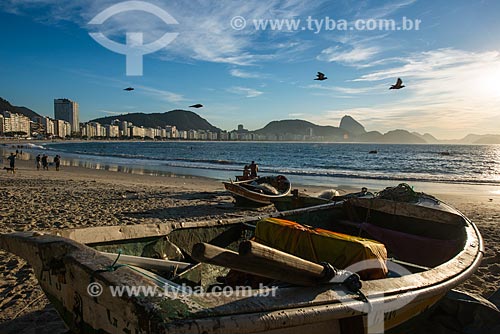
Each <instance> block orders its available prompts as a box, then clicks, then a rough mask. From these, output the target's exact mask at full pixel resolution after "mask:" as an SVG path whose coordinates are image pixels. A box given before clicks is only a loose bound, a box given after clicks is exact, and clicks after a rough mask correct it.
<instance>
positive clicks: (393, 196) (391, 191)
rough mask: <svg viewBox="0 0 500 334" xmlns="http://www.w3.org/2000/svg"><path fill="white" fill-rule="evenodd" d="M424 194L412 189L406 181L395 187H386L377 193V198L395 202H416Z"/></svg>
mask: <svg viewBox="0 0 500 334" xmlns="http://www.w3.org/2000/svg"><path fill="white" fill-rule="evenodd" d="M422 195H424V193H418V192H416V191H414V190H413V188H412V187H410V186H409V185H408V184H406V183H401V184H399V185H397V186H396V187H387V188H385V189H384V190H382V191H380V192H379V193H378V196H377V197H378V198H381V199H387V200H391V201H396V202H407V203H414V202H418V199H419V198H420V197H421V196H422Z"/></svg>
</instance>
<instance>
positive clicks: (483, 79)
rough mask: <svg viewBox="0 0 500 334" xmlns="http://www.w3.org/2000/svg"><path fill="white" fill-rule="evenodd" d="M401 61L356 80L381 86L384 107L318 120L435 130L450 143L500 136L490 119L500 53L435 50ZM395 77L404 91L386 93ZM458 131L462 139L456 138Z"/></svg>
mask: <svg viewBox="0 0 500 334" xmlns="http://www.w3.org/2000/svg"><path fill="white" fill-rule="evenodd" d="M400 62H401V64H398V65H397V66H389V67H386V68H384V69H382V70H376V71H371V72H368V73H366V74H364V75H361V76H360V77H358V78H356V79H355V80H354V82H359V83H369V84H373V83H376V82H380V84H379V85H377V86H375V87H380V95H381V96H384V95H385V97H386V99H384V100H383V101H384V102H378V103H371V106H370V107H366V106H363V105H364V104H367V102H366V101H364V100H361V101H360V102H359V103H358V106H356V105H354V106H353V107H350V108H342V109H336V110H328V111H326V112H325V113H324V114H323V115H322V116H321V118H322V122H325V121H327V120H330V121H331V120H337V119H339V117H342V116H343V115H345V114H349V115H352V116H354V117H358V118H359V119H360V120H363V119H368V120H369V122H371V123H370V127H371V128H372V129H377V130H382V131H383V130H390V129H394V128H406V129H410V130H412V131H422V132H429V131H433V130H434V134H435V135H437V136H438V137H440V136H445V137H448V138H450V137H453V136H455V137H459V136H460V135H462V134H463V135H465V134H467V132H468V131H470V130H469V129H474V128H475V129H483V131H484V132H492V133H495V132H498V129H497V128H498V127H497V126H496V125H495V124H494V123H492V120H494V119H495V117H497V115H498V114H499V113H500V89H498V87H499V86H500V52H498V51H489V52H471V51H465V50H458V49H451V48H448V49H436V50H430V51H425V52H417V53H413V54H410V55H408V56H407V57H405V58H402V59H400ZM398 77H401V78H402V79H403V81H404V83H405V85H406V88H404V89H403V90H401V91H389V90H388V87H389V86H390V84H393V83H394V82H395V80H396V78H398ZM316 88H317V87H316ZM324 89H331V90H332V91H342V90H344V93H346V94H349V93H350V89H347V90H346V89H339V88H338V87H330V88H324ZM352 93H356V91H355V90H353V91H352ZM360 93H361V92H360ZM387 97H388V98H389V99H390V100H389V101H387ZM373 117H379V118H377V120H374V119H373ZM457 132H459V133H461V134H460V135H459V136H457V135H456V133H457Z"/></svg>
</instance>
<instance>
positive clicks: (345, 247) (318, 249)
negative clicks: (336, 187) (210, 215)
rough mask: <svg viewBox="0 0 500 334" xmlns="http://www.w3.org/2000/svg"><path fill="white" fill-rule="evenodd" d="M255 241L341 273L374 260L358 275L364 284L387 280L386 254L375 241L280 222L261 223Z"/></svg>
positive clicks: (382, 247) (270, 219)
mask: <svg viewBox="0 0 500 334" xmlns="http://www.w3.org/2000/svg"><path fill="white" fill-rule="evenodd" d="M255 240H256V241H257V242H260V243H262V244H264V245H267V246H270V247H273V248H276V249H278V250H281V251H283V252H286V253H289V254H292V255H295V256H298V257H300V258H303V259H305V260H308V261H312V262H316V263H319V262H324V261H326V262H328V263H330V264H331V265H333V266H334V267H335V268H338V269H345V268H347V267H349V266H350V265H354V264H356V263H360V262H361V261H364V260H374V261H370V263H368V262H367V263H361V264H359V266H360V268H363V270H361V271H358V273H359V274H360V276H361V278H362V279H364V280H368V279H379V278H384V277H385V276H386V274H387V266H386V260H387V250H386V249H385V246H384V245H383V244H381V243H380V242H377V241H374V240H370V239H365V238H359V237H355V236H351V235H347V234H342V233H337V232H332V231H328V230H324V229H320V228H309V227H306V226H303V225H300V224H298V223H295V222H292V221H288V220H283V219H277V218H266V219H263V220H261V221H259V222H258V223H257V228H256V230H255ZM356 267H357V266H356ZM364 268H366V269H364ZM368 268H369V270H368Z"/></svg>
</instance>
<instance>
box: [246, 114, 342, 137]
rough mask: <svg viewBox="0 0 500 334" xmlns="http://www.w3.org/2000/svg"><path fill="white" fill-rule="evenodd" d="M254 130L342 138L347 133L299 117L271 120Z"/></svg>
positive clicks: (265, 132)
mask: <svg viewBox="0 0 500 334" xmlns="http://www.w3.org/2000/svg"><path fill="white" fill-rule="evenodd" d="M254 132H255V133H257V134H260V135H285V134H291V135H300V136H309V135H312V136H315V137H325V138H331V139H343V138H344V135H345V134H346V133H347V132H346V131H345V130H343V129H339V128H337V127H334V126H321V125H316V124H313V123H311V122H308V121H303V120H299V119H295V120H282V121H272V122H270V123H269V124H267V125H266V126H265V127H263V128H262V129H259V130H256V131H254Z"/></svg>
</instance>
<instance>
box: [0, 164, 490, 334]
mask: <svg viewBox="0 0 500 334" xmlns="http://www.w3.org/2000/svg"><path fill="white" fill-rule="evenodd" d="M17 167H18V168H19V169H18V170H17V171H16V173H15V174H11V173H7V172H6V171H5V170H2V171H1V172H0V201H1V205H0V229H1V233H8V232H13V231H33V230H58V229H67V228H74V227H87V226H100V225H124V224H143V223H166V222H172V221H198V220H205V219H226V218H233V217H239V216H245V215H249V214H256V211H255V210H244V209H240V208H235V207H233V205H232V197H231V196H230V195H229V194H228V193H227V192H225V191H224V188H223V186H222V184H221V183H220V182H218V181H216V180H212V179H204V178H198V177H188V176H171V177H167V176H149V175H136V174H130V173H122V172H112V171H104V170H95V169H86V168H81V167H70V166H68V167H66V166H64V167H63V168H62V169H61V171H58V172H57V171H55V170H54V169H53V168H51V169H50V170H49V171H42V170H40V171H37V170H36V168H35V167H34V162H33V161H31V160H29V161H21V160H20V161H18V162H17ZM394 185H395V184H394ZM436 188H437V186H436ZM448 188H449V187H448ZM300 189H301V191H302V190H306V191H307V192H308V193H310V194H313V193H317V192H319V191H321V190H322V189H321V188H320V187H304V186H301V187H300ZM464 189H465V190H464ZM339 190H340V191H341V192H343V191H347V190H349V189H339ZM374 190H376V189H374ZM432 195H435V196H436V197H438V198H439V199H441V200H443V201H445V202H447V203H449V204H451V205H452V206H454V207H456V208H458V209H459V210H460V211H462V212H463V213H464V214H465V215H467V216H468V217H469V218H470V219H471V220H472V221H473V222H474V223H476V224H477V226H478V227H479V229H480V231H481V233H482V236H483V238H484V241H485V248H486V252H485V256H484V259H483V262H482V265H481V267H480V268H479V270H478V271H477V272H476V273H475V274H474V275H473V276H472V277H471V278H470V279H469V280H468V281H466V282H465V283H463V284H462V285H461V286H459V287H458V289H461V290H464V291H468V292H472V293H477V294H480V295H482V296H484V297H488V296H490V295H491V294H492V293H493V292H495V291H496V290H497V289H498V286H499V277H500V224H499V223H498V222H499V221H500V209H499V208H500V206H499V205H498V203H500V192H497V193H492V192H488V191H484V193H481V192H478V191H477V187H476V188H474V191H471V192H467V188H466V187H460V191H459V192H453V191H447V192H438V193H432ZM266 211H274V208H272V207H266V208H262V209H258V210H257V212H266ZM65 331H66V330H65V328H64V325H63V323H62V321H61V320H60V319H59V317H58V315H57V313H55V311H54V309H53V308H52V307H51V306H50V303H49V302H48V300H47V298H46V297H45V295H44V294H43V292H42V290H41V289H40V287H39V286H38V284H37V281H36V279H35V277H34V274H33V271H32V270H31V268H30V266H29V265H27V264H26V262H25V261H24V260H22V259H20V258H18V257H16V256H14V255H12V254H9V253H6V252H4V251H0V333H17V334H27V333H51V334H56V333H64V332H65Z"/></svg>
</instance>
